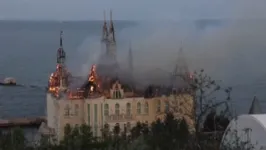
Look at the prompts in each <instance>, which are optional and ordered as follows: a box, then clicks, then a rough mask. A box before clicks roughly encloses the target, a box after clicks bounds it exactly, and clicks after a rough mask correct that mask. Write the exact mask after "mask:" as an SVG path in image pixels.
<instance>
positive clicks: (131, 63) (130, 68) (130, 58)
mask: <svg viewBox="0 0 266 150" xmlns="http://www.w3.org/2000/svg"><path fill="white" fill-rule="evenodd" d="M128 68H129V70H130V72H131V73H132V72H133V70H134V67H133V55H132V47H131V42H130V43H129V51H128Z"/></svg>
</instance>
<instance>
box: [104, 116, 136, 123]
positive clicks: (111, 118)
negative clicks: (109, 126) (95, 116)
mask: <svg viewBox="0 0 266 150" xmlns="http://www.w3.org/2000/svg"><path fill="white" fill-rule="evenodd" d="M105 120H106V121H107V122H127V121H132V120H133V116H132V115H131V114H130V115H127V114H120V115H115V114H113V115H109V116H105Z"/></svg>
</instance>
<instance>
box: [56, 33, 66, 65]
mask: <svg viewBox="0 0 266 150" xmlns="http://www.w3.org/2000/svg"><path fill="white" fill-rule="evenodd" d="M65 60H66V53H65V51H64V49H63V31H60V47H59V49H58V50H57V64H58V65H61V66H63V65H64V64H65Z"/></svg>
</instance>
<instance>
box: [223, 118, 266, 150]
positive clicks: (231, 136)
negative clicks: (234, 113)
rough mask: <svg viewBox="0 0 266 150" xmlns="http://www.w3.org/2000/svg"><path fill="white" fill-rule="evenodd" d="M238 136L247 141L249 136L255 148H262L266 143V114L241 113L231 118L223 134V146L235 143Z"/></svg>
mask: <svg viewBox="0 0 266 150" xmlns="http://www.w3.org/2000/svg"><path fill="white" fill-rule="evenodd" d="M236 137H238V138H239V139H240V140H245V141H242V142H246V140H247V137H248V140H249V141H250V144H252V145H253V146H254V147H255V150H256V149H258V150H259V149H261V147H262V146H264V144H265V143H266V114H256V115H240V116H238V117H236V118H235V119H233V120H231V122H230V123H229V125H228V127H227V129H226V131H225V133H224V135H223V138H222V142H221V146H224V145H227V146H228V145H234V144H235V140H236V139H235V138H236ZM240 142H241V141H240ZM234 146H235V145H234Z"/></svg>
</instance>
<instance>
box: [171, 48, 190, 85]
mask: <svg viewBox="0 0 266 150" xmlns="http://www.w3.org/2000/svg"><path fill="white" fill-rule="evenodd" d="M172 77H173V78H172V83H173V84H174V86H175V87H176V85H178V86H182V87H183V86H186V85H187V83H188V82H189V79H190V74H189V70H188V66H187V63H186V60H185V56H184V54H183V47H182V43H181V47H180V49H179V51H178V56H177V62H176V65H175V68H174V72H173V76H172Z"/></svg>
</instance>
